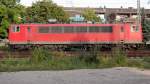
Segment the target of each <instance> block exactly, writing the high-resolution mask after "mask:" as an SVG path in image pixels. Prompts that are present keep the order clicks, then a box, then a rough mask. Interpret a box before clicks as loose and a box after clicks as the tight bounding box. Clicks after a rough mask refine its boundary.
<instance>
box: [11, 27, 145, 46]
mask: <svg viewBox="0 0 150 84" xmlns="http://www.w3.org/2000/svg"><path fill="white" fill-rule="evenodd" d="M119 43H124V44H139V43H142V28H141V27H137V26H136V25H133V24H19V25H11V27H10V28H9V44H10V45H12V46H24V47H25V46H26V45H81V44H82V45H84V44H85V45H92V44H98V45H99V44H100V45H102V44H109V45H110V44H119Z"/></svg>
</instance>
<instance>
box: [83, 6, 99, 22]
mask: <svg viewBox="0 0 150 84" xmlns="http://www.w3.org/2000/svg"><path fill="white" fill-rule="evenodd" d="M82 16H83V17H84V18H85V20H86V21H94V22H101V18H100V17H97V15H96V14H95V11H94V10H92V9H90V8H87V9H85V10H84V11H83V13H82Z"/></svg>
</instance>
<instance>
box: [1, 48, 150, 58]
mask: <svg viewBox="0 0 150 84" xmlns="http://www.w3.org/2000/svg"><path fill="white" fill-rule="evenodd" d="M58 53H59V52H58ZM65 54H66V56H72V55H73V56H74V55H79V54H83V55H86V54H87V55H88V54H89V52H81V51H80V52H79V51H77V52H65ZM99 54H107V55H112V52H110V51H109V52H107V51H105V52H100V53H99ZM126 54H127V56H128V57H150V50H136V51H135V50H133V51H126ZM10 56H11V57H14V58H25V57H31V56H32V52H31V51H11V52H8V51H2V50H0V58H4V57H10Z"/></svg>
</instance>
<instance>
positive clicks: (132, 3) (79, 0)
mask: <svg viewBox="0 0 150 84" xmlns="http://www.w3.org/2000/svg"><path fill="white" fill-rule="evenodd" d="M35 1H38V0H21V3H22V4H23V5H26V6H30V5H31V4H32V2H35ZM148 1H149V0H141V7H145V8H147V9H150V4H148ZM53 2H54V3H57V4H58V5H61V6H66V7H104V5H105V6H106V7H108V8H110V7H111V8H112V7H113V8H118V7H121V6H123V7H124V8H127V7H134V8H136V2H137V0H53Z"/></svg>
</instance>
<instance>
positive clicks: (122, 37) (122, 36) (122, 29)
mask: <svg viewBox="0 0 150 84" xmlns="http://www.w3.org/2000/svg"><path fill="white" fill-rule="evenodd" d="M124 40H125V39H124V26H123V25H121V27H120V42H121V43H123V42H124Z"/></svg>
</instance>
